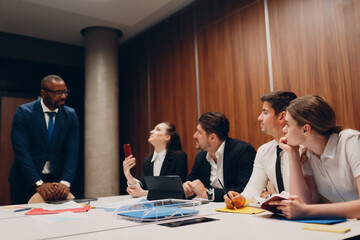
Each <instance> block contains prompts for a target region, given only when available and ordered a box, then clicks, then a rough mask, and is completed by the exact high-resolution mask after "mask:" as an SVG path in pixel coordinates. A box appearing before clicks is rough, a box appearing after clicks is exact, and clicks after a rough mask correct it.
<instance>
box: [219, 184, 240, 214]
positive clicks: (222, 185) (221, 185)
mask: <svg viewBox="0 0 360 240" xmlns="http://www.w3.org/2000/svg"><path fill="white" fill-rule="evenodd" d="M217 180H218V181H219V183H220V185H221V187H222V189H223V190H224V193H225V194H226V196H228V198H229V199H230V201H231V204H232V205H233V206H234V208H235V209H236V210H237V208H236V207H235V204H234V202H233V201H232V200H231V197H230V196H229V194H228V192H227V191H226V188H225V187H224V185H223V184H222V183H221V181H220V179H219V178H218V179H217Z"/></svg>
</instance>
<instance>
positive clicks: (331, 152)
mask: <svg viewBox="0 0 360 240" xmlns="http://www.w3.org/2000/svg"><path fill="white" fill-rule="evenodd" d="M338 141H339V134H338V133H333V134H331V135H330V137H329V139H328V141H327V143H326V146H325V149H324V152H323V153H322V154H321V156H320V159H332V158H334V156H335V152H336V146H337V143H338ZM312 155H314V153H313V152H312V151H311V150H310V149H308V150H307V152H306V156H307V157H308V158H310V157H311V156H312Z"/></svg>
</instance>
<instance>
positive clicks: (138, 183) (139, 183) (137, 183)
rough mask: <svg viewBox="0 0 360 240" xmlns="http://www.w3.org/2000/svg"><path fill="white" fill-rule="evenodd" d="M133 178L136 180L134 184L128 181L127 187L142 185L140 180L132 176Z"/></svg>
mask: <svg viewBox="0 0 360 240" xmlns="http://www.w3.org/2000/svg"><path fill="white" fill-rule="evenodd" d="M134 180H135V181H136V184H130V183H129V182H126V183H127V185H128V187H137V186H139V187H141V185H142V184H141V182H140V181H139V180H138V179H136V178H134Z"/></svg>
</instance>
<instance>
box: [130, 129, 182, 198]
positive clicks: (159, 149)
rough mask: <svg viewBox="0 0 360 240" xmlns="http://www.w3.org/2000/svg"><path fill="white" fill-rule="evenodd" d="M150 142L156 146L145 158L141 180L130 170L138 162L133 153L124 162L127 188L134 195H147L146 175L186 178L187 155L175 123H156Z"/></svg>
mask: <svg viewBox="0 0 360 240" xmlns="http://www.w3.org/2000/svg"><path fill="white" fill-rule="evenodd" d="M148 142H149V143H150V144H151V145H152V146H153V147H154V152H153V154H152V155H150V156H147V157H146V158H145V160H144V162H143V166H142V173H141V178H140V180H137V179H136V178H134V177H133V176H132V175H131V172H130V169H131V168H132V167H134V166H135V164H136V159H135V158H134V157H133V155H130V156H128V157H126V158H125V160H124V162H123V168H124V175H125V177H126V179H127V184H128V188H127V189H126V190H127V192H128V193H129V194H130V195H131V196H133V197H142V196H146V195H147V193H148V191H147V186H146V184H145V180H144V176H165V175H179V176H180V177H181V180H182V181H183V182H184V181H185V180H186V176H187V172H188V166H187V156H186V153H185V152H183V151H182V147H181V141H180V136H179V134H178V132H177V131H176V128H175V126H174V124H172V123H170V122H162V123H159V124H158V125H156V126H155V128H154V129H153V130H151V132H150V136H149V139H148Z"/></svg>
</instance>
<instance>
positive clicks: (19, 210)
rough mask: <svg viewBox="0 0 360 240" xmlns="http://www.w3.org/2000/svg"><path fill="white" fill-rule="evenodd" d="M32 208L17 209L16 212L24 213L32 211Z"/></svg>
mask: <svg viewBox="0 0 360 240" xmlns="http://www.w3.org/2000/svg"><path fill="white" fill-rule="evenodd" d="M31 209H32V208H31V207H28V208H22V209H16V210H15V211H14V212H22V211H26V210H31Z"/></svg>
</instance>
